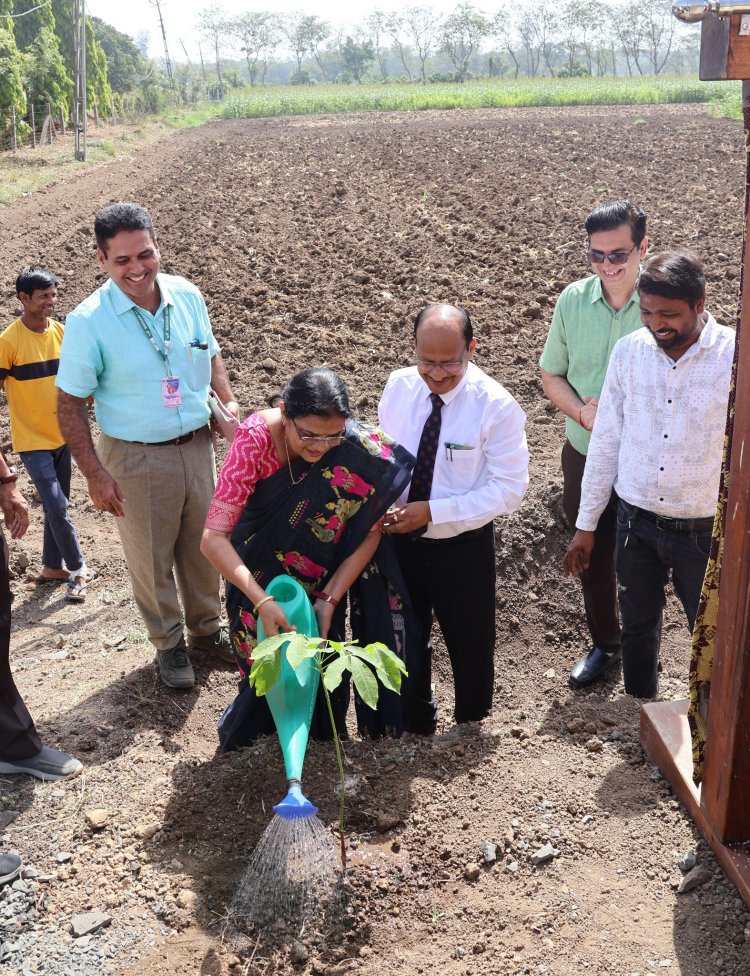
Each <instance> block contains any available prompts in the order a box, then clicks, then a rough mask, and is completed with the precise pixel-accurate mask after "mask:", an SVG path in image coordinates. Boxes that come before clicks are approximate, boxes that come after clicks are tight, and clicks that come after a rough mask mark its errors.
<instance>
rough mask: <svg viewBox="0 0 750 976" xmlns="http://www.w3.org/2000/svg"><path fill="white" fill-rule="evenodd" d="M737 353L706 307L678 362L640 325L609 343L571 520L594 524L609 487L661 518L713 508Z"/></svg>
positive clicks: (727, 333)
mask: <svg viewBox="0 0 750 976" xmlns="http://www.w3.org/2000/svg"><path fill="white" fill-rule="evenodd" d="M704 314H705V313H704ZM733 356H734V330H733V329H729V328H727V326H725V325H719V324H718V323H717V322H716V320H715V319H714V318H713V316H711V315H708V320H707V322H706V324H705V325H704V327H703V331H702V332H701V334H700V338H699V339H698V341H697V342H695V343H694V344H693V345H692V346H690V348H689V349H688V350H687V351H686V352H685V353H684V355H683V356H681V357H680V359H678V360H677V362H674V361H673V360H672V359H670V358H669V356H668V355H667V354H666V352H664V350H663V349H660V348H659V347H658V346H657V344H656V341H655V340H654V338H653V336H652V335H651V333H650V332H649V330H648V329H647V328H645V327H644V328H643V329H640V330H639V331H638V332H633V333H632V334H631V335H629V336H626V337H625V338H624V339H620V340H619V342H617V343H616V344H615V347H614V350H613V351H612V357H611V359H610V361H609V368H608V369H607V376H606V379H605V381H604V388H603V389H602V395H601V399H600V401H599V407H598V409H597V411H596V420H595V421H594V430H593V432H592V435H591V444H590V446H589V453H588V455H587V458H586V469H585V471H584V475H583V483H582V485H581V505H580V508H579V511H578V519H577V520H576V526H577V528H579V529H585V530H588V531H589V532H592V531H593V530H594V529H595V528H596V526H597V523H598V521H599V516H600V515H601V513H602V512H603V511H604V509H605V508H606V506H607V502H608V501H609V498H610V495H611V492H612V488H614V489H615V491H616V492H617V494H618V495H619V497H620V498H622V499H623V500H624V501H626V502H628V503H629V504H630V505H636V506H637V507H638V508H644V509H646V510H647V511H649V512H654V513H656V514H657V515H663V516H666V517H667V518H678V519H679V518H706V517H708V516H712V515H713V514H714V512H715V511H716V501H717V497H718V493H719V477H720V473H721V455H722V449H723V445H724V428H725V426H726V416H727V399H728V396H729V382H730V378H731V372H732V358H733Z"/></svg>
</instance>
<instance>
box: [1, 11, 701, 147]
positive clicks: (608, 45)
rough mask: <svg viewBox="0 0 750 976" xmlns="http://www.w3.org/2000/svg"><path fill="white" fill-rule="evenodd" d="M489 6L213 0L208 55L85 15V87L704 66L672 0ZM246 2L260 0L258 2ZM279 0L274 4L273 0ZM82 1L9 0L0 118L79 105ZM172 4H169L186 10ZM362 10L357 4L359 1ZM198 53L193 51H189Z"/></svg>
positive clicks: (97, 94)
mask: <svg viewBox="0 0 750 976" xmlns="http://www.w3.org/2000/svg"><path fill="white" fill-rule="evenodd" d="M494 5H495V6H494V9H482V8H480V7H478V6H475V5H474V3H473V2H472V0H455V5H454V8H453V10H452V11H450V12H448V13H446V14H445V15H443V14H441V13H439V12H437V11H436V10H435V9H434V8H433V7H432V6H431V5H430V4H429V3H428V2H427V0H416V2H414V0H412V2H409V0H407V2H406V4H404V5H403V6H401V7H397V8H392V9H390V10H388V9H381V10H375V11H374V12H373V13H371V14H369V15H367V16H366V17H365V18H364V19H363V20H361V21H360V22H359V23H355V24H353V25H351V27H349V26H347V27H346V28H344V27H343V26H341V25H336V24H331V23H328V22H327V21H325V20H323V19H322V18H321V17H319V16H317V15H314V14H309V13H306V12H303V11H301V10H296V11H292V12H291V13H279V12H277V11H275V10H268V11H258V10H255V11H247V12H245V13H240V14H238V15H235V16H233V17H229V16H228V15H227V13H226V12H225V11H224V9H223V7H222V5H221V2H220V0H207V4H206V7H205V8H204V9H203V10H201V11H200V12H199V14H198V17H197V19H196V23H195V24H194V25H193V26H194V28H195V31H194V34H193V38H194V40H197V38H198V37H199V36H200V37H201V40H202V48H201V51H200V64H199V65H198V64H196V65H195V66H194V65H193V64H191V63H190V61H189V60H188V62H187V64H186V63H175V64H174V65H172V77H173V78H174V86H172V85H170V83H169V82H168V80H167V77H166V75H165V71H164V67H165V66H164V62H163V61H162V60H161V59H160V58H158V59H150V58H148V57H147V52H148V44H147V37H148V35H147V34H144V27H145V25H143V24H139V27H140V28H141V31H140V33H139V35H138V37H137V38H135V39H134V38H132V37H129V36H128V35H126V34H123V33H122V32H121V31H118V30H116V29H115V28H114V27H112V26H111V25H109V24H107V23H106V22H105V21H103V20H101V19H100V18H98V17H89V16H87V17H86V67H87V97H88V101H89V103H90V104H97V105H98V106H99V109H100V110H102V111H107V110H108V109H109V108H110V106H111V105H112V104H113V96H114V102H121V101H122V100H123V99H124V98H125V97H126V96H130V95H131V94H132V95H133V96H134V98H136V99H137V102H138V104H140V105H141V107H142V108H144V109H145V110H146V111H153V112H155V111H158V110H160V109H162V108H164V107H165V106H166V105H167V104H168V103H169V100H170V99H173V98H174V94H175V93H176V95H177V98H178V99H180V100H181V101H183V102H184V103H189V102H194V101H197V100H198V99H199V98H201V97H205V96H206V95H207V94H208V95H209V96H210V97H216V96H218V97H223V95H224V94H225V93H226V91H227V88H232V89H237V88H240V87H242V86H244V85H245V84H246V83H248V82H249V84H250V85H256V84H258V83H265V82H266V81H270V82H273V83H276V84H278V83H282V84H284V83H289V84H315V83H317V82H319V81H323V82H330V81H333V82H338V83H352V82H354V83H359V82H361V81H364V80H366V79H369V80H375V81H379V82H381V83H383V84H387V83H389V82H390V81H408V82H414V83H417V82H421V83H422V84H427V83H429V82H431V81H455V82H462V81H465V80H467V79H469V78H472V77H477V76H484V77H487V76H490V77H493V76H499V77H515V78H518V77H519V76H528V77H534V76H540V75H545V76H557V77H574V76H580V75H617V74H630V75H642V74H662V73H665V72H675V73H685V72H692V71H695V70H696V67H697V53H698V34H697V32H696V31H694V30H693V31H690V30H689V29H688V28H684V27H683V26H682V25H680V24H678V22H677V21H676V20H675V18H674V17H672V15H671V0H513V2H512V3H511V0H494ZM248 6H249V3H248ZM269 6H270V4H269ZM73 7H74V4H73V2H72V0H50V2H48V3H43V2H42V0H0V128H3V127H4V126H6V125H7V119H8V118H9V116H10V113H11V111H12V110H15V112H16V114H17V115H18V114H19V113H20V114H23V113H24V112H25V110H26V106H27V103H28V102H29V101H31V102H32V103H33V104H34V105H35V106H38V104H39V103H40V102H41V103H46V102H47V101H49V102H50V104H51V105H52V106H54V107H55V109H62V110H63V111H65V110H66V109H68V108H69V107H70V105H71V102H72V97H73ZM177 9H178V7H177V6H176V5H175V6H174V10H172V11H171V14H170V15H171V16H177V14H176V11H177ZM352 10H353V11H355V10H356V7H355V6H354V5H352ZM186 54H187V52H186Z"/></svg>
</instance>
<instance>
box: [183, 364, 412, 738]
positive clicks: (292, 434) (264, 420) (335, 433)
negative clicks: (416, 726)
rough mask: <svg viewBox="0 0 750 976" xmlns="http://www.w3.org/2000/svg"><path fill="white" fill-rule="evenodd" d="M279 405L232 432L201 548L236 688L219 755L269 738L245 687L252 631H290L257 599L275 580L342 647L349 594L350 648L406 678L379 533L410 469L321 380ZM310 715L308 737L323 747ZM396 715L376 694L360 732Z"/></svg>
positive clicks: (339, 708)
mask: <svg viewBox="0 0 750 976" xmlns="http://www.w3.org/2000/svg"><path fill="white" fill-rule="evenodd" d="M281 397H282V400H281V403H280V404H279V406H278V407H276V408H271V409H268V410H262V411H260V412H258V413H254V414H251V415H250V416H249V417H248V418H247V419H246V420H245V421H244V422H243V423H242V424H241V425H240V427H239V428H238V430H237V433H236V435H235V438H234V440H233V442H232V445H231V447H230V449H229V452H228V454H227V457H226V460H225V462H224V465H223V466H222V469H221V472H220V474H219V478H218V481H217V485H216V491H215V493H214V497H213V501H212V504H211V507H210V509H209V513H208V517H207V519H206V528H205V531H204V533H203V541H202V544H201V551H202V552H203V554H204V555H205V556H206V558H207V559H208V560H209V561H210V562H211V563H212V564H213V565H214V566H215V567H216V568H217V569H218V570H219V572H220V573H221V574H222V576H223V577H224V578H225V580H226V597H227V613H228V616H229V626H230V631H231V633H232V639H233V643H234V649H235V654H236V657H237V663H238V666H239V669H240V674H241V676H242V677H241V680H240V692H239V694H238V696H237V698H236V699H235V701H234V702H233V703H232V704H231V705H230V706H229V708H228V709H227V710H226V712H225V713H224V715H223V716H222V719H221V722H220V725H219V738H220V740H221V745H222V750H223V751H225V752H226V751H229V750H231V749H235V748H237V747H239V746H242V745H246V744H247V743H249V742H251V741H252V740H253V739H255V738H256V737H257V736H259V735H268V734H271V733H273V732H274V731H275V727H274V723H273V719H272V717H271V713H270V709H269V708H268V705H267V704H266V701H265V699H264V698H258V697H256V695H255V691H254V689H253V688H251V687H250V686H249V683H248V681H247V675H248V673H249V670H250V665H251V661H252V650H253V647H254V646H255V644H256V643H257V624H258V620H259V619H260V621H261V623H262V626H263V633H264V634H265V636H266V637H271V636H273V635H274V634H277V633H284V632H287V631H289V630H291V629H292V628H291V626H290V624H289V621H288V620H287V619H286V617H285V615H284V612H283V610H282V608H281V607H280V606H279V605H278V604H277V603H276V602H275V600H274V599H273V597H270V596H269V595H268V594H267V593H266V592H265V589H264V587H265V586H267V585H268V583H269V582H270V581H271V580H272V579H273V578H274V577H276V576H279V575H281V574H283V573H287V574H288V575H290V576H293V577H294V578H295V579H296V580H297V581H298V582H299V583H301V585H302V586H303V588H304V589H305V591H306V592H307V593H308V595H309V596H310V597H311V599H313V600H314V604H313V606H314V610H315V616H316V618H317V621H318V628H319V631H320V636H321V637H330V638H331V639H337V638H338V639H340V638H341V637H343V635H344V623H345V620H344V618H345V608H346V599H345V598H346V597H347V594H349V600H350V604H351V627H352V635H353V637H354V638H356V639H358V640H359V641H360V643H362V644H366V643H369V642H371V641H382V642H383V643H384V644H386V645H387V646H388V647H390V648H391V650H393V651H395V652H396V653H398V654H399V656H401V658H402V659H403V660H405V663H406V665H407V669H408V660H407V654H408V650H409V648H410V646H411V643H410V638H411V614H410V612H409V608H408V605H407V603H406V598H405V596H404V593H405V588H404V585H403V581H402V579H401V576H400V573H399V570H398V565H397V563H396V560H395V557H394V555H393V553H392V551H391V548H390V540H389V539H388V538H387V537H384V536H381V534H380V532H379V531H378V522H379V520H380V518H381V517H382V516H383V515H384V514H385V512H386V511H387V509H388V507H389V506H390V504H391V503H392V502H393V501H394V500H395V499H397V498H398V497H399V495H400V494H401V492H402V491H403V489H404V487H405V485H406V484H407V483H408V482H409V480H410V478H411V470H412V467H413V465H414V458H413V457H412V456H411V455H410V454H409V453H408V452H407V451H405V450H404V449H403V448H401V447H400V446H399V445H397V444H395V443H394V441H393V440H392V439H391V438H389V437H388V436H387V435H386V434H384V433H383V432H382V431H380V430H378V429H377V428H375V427H370V426H368V425H365V424H363V423H359V422H357V421H355V420H353V419H352V418H351V411H350V408H349V398H348V394H347V391H346V387H345V386H344V383H343V382H342V380H341V379H340V378H339V376H337V374H336V373H334V372H333V371H332V370H330V369H326V368H325V367H312V368H310V369H305V370H302V372H300V373H297V374H296V375H295V376H294V377H292V379H291V380H290V381H289V383H288V384H287V386H286V387H285V389H284V390H283V392H282V394H281ZM404 691H405V688H403V689H402V693H403V692H404ZM348 696H349V689H348V687H345V686H343V685H342V686H340V688H339V689H338V690H337V692H336V693H335V694H334V696H333V697H334V714H335V718H336V725H337V727H338V728H339V730H340V731H341V732H345V715H346V708H347V706H348ZM320 697H322V696H319V698H320ZM321 704H322V702H321V701H320V700H319V703H318V706H316V712H315V715H314V716H313V724H312V726H311V734H312V735H313V736H315V737H317V738H328V737H329V736H330V734H331V728H330V722H329V720H328V716H327V714H326V713H325V709H324V707H321ZM402 711H403V709H402V703H401V699H400V697H399V696H398V695H396V694H394V693H393V692H389V691H386V690H385V689H384V688H382V687H381V689H380V695H379V700H378V711H377V713H374V712H372V710H370V709H368V708H366V707H365V706H364V705H362V703H360V702H359V701H358V702H357V717H358V724H359V728H360V731H361V732H363V733H365V734H369V735H372V736H377V735H382V734H390V735H395V736H399V735H400V734H401V731H402V719H401V715H402Z"/></svg>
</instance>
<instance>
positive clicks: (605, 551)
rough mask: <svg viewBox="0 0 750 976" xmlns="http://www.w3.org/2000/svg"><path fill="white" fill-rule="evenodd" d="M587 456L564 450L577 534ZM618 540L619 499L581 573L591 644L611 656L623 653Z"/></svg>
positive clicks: (567, 503)
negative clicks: (617, 573)
mask: <svg viewBox="0 0 750 976" xmlns="http://www.w3.org/2000/svg"><path fill="white" fill-rule="evenodd" d="M585 466H586V455H585V454H580V453H579V452H578V451H577V450H576V449H575V448H574V447H573V445H572V444H571V443H570V441H567V440H566V441H565V444H564V445H563V449H562V471H563V510H564V511H565V517H566V518H567V520H568V522H569V524H570V527H571V529H572V530H573V531H574V532H575V526H576V519H577V518H578V509H579V508H580V505H581V481H582V480H583V469H584V468H585ZM616 537H617V496H616V495H615V493H614V492H613V493H612V497H611V498H610V500H609V504H608V505H607V507H606V508H605V509H604V511H603V512H602V514H601V515H600V516H599V524H598V525H597V527H596V532H595V533H594V538H595V542H594V549H593V551H592V553H591V562H590V563H589V568H588V569H587V570H586V571H585V572H583V573H581V575H580V577H579V578H580V580H581V589H582V590H583V605H584V608H585V611H586V623H587V624H588V628H589V633H590V634H591V640H592V642H593V644H594V646H595V647H600V648H601V649H602V650H603V651H606V652H607V653H608V654H610V653H612V652H613V651H619V650H620V619H619V617H618V615H617V579H616V577H615V541H616Z"/></svg>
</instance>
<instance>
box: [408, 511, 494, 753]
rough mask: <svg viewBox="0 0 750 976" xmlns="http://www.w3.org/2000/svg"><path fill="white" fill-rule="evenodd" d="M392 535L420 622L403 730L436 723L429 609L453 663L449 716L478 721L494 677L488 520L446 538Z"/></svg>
mask: <svg viewBox="0 0 750 976" xmlns="http://www.w3.org/2000/svg"><path fill="white" fill-rule="evenodd" d="M392 538H393V539H394V541H395V543H396V554H397V556H398V561H399V564H400V565H401V570H402V572H403V574H404V580H405V582H406V588H407V590H408V591H409V597H410V599H411V603H412V608H413V610H414V613H415V614H416V617H417V621H418V626H419V629H420V640H419V646H418V650H417V655H416V665H415V666H414V670H415V672H416V673H414V674H412V675H410V680H409V685H410V693H409V696H408V699H407V701H406V702H405V716H404V729H405V730H406V731H407V732H418V733H421V734H428V733H430V732H432V731H434V729H435V724H436V722H437V707H436V705H435V701H434V699H433V697H432V688H431V685H432V642H431V640H430V633H431V631H432V615H433V612H434V614H435V617H436V618H437V622H438V624H439V625H440V630H441V631H442V633H443V639H444V640H445V646H446V647H447V648H448V655H449V657H450V662H451V667H452V669H453V684H454V688H455V696H456V706H455V718H456V722H476V721H479V719H482V718H484V717H485V715H487V714H488V712H489V711H490V709H491V708H492V691H493V684H494V657H495V576H496V570H495V533H494V528H493V525H492V522H489V523H488V524H487V525H485V526H482V528H481V529H479V530H478V531H476V532H468V533H464V534H463V535H459V536H455V537H454V538H452V539H440V540H437V541H430V540H427V539H416V540H412V539H410V538H408V537H406V536H401V535H394V536H393V537H392Z"/></svg>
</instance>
